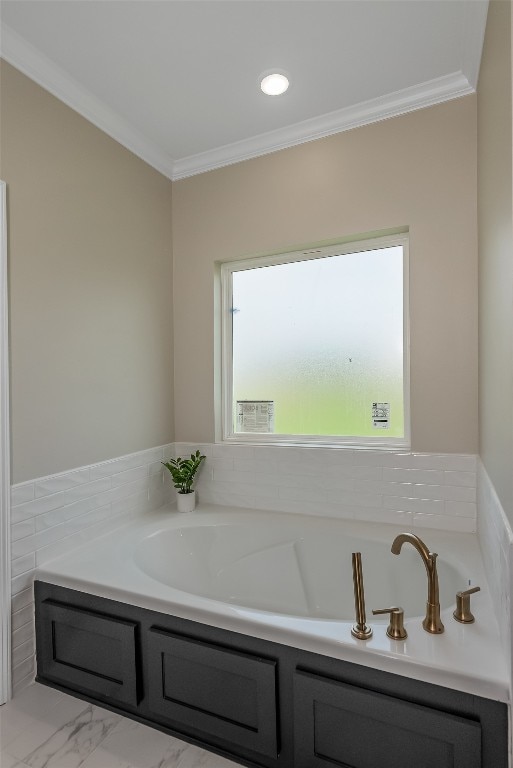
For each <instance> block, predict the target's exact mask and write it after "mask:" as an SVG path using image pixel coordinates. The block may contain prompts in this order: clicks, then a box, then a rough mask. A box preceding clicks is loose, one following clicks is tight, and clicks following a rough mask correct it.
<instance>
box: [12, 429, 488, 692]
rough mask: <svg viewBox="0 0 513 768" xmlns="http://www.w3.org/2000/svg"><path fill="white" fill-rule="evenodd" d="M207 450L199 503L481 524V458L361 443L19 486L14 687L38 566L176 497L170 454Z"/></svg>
mask: <svg viewBox="0 0 513 768" xmlns="http://www.w3.org/2000/svg"><path fill="white" fill-rule="evenodd" d="M197 448H199V449H200V450H201V452H202V453H204V454H205V455H206V457H207V458H206V461H205V463H204V465H203V467H202V469H201V472H200V474H199V476H198V481H197V483H196V488H197V490H198V496H199V498H200V501H204V502H210V503H214V504H221V505H227V506H240V507H250V508H256V509H268V510H276V511H283V512H290V513H299V514H317V515H327V516H330V517H339V518H344V519H360V520H367V521H372V522H384V523H397V524H400V525H402V526H403V527H405V528H406V529H407V530H416V529H424V528H442V529H445V530H451V531H453V530H455V531H475V530H476V457H475V456H473V455H460V454H427V453H405V452H388V451H387V452H384V451H372V450H363V449H362V450H360V449H358V450H357V449H354V450H353V449H346V448H341V449H328V448H326V449H324V448H292V447H288V446H246V445H215V444H197V443H175V444H171V445H167V446H162V447H159V448H154V449H151V450H148V451H142V452H140V453H135V454H131V455H130V456H123V457H121V458H119V459H115V460H112V461H106V462H102V463H100V464H95V465H92V466H89V467H81V468H79V469H76V470H73V471H71V472H66V473H62V474H60V475H54V476H52V477H46V478H40V479H37V480H34V481H31V482H27V483H21V484H19V485H15V486H13V487H12V491H11V504H12V510H11V515H12V543H11V546H12V558H13V559H12V595H13V602H12V628H13V636H12V639H13V685H14V691H15V693H16V691H19V690H21V689H22V688H23V687H24V686H25V685H26V684H28V683H29V682H30V681H31V680H32V679H33V676H34V633H33V608H34V606H33V596H32V581H33V575H34V569H35V568H36V567H37V566H38V565H41V564H43V563H46V562H48V561H49V560H51V559H52V558H54V557H58V556H59V555H60V554H63V553H64V552H69V550H70V549H71V548H74V547H78V546H80V545H81V544H83V543H84V542H86V541H89V540H91V539H93V538H95V537H96V536H99V535H101V534H103V533H105V532H106V531H107V530H110V529H112V528H113V527H116V526H117V525H121V524H122V523H123V522H125V521H126V520H127V519H128V518H129V517H130V516H131V515H134V514H137V513H139V512H144V511H148V510H151V509H156V508H158V507H159V506H161V505H162V504H163V503H165V502H166V501H168V500H169V499H170V498H171V494H172V490H173V489H172V483H171V476H170V474H169V473H168V472H167V471H166V470H164V469H163V467H162V465H161V463H160V462H161V460H162V459H165V458H169V457H170V456H174V455H179V456H187V455H189V454H190V453H191V451H193V450H196V449H197Z"/></svg>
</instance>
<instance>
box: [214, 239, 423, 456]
mask: <svg viewBox="0 0 513 768" xmlns="http://www.w3.org/2000/svg"><path fill="white" fill-rule="evenodd" d="M407 275H408V239H407V236H406V235H396V236H392V237H386V238H385V237H382V238H379V239H374V240H368V241H365V242H357V243H355V242H353V243H350V244H347V243H346V244H344V245H339V246H335V247H329V248H321V249H313V250H311V251H303V252H298V253H287V254H282V255H280V256H273V257H264V258H257V259H248V260H245V261H239V262H230V263H226V264H223V265H222V268H221V283H222V307H223V387H222V389H223V411H224V413H223V422H224V435H223V437H224V439H225V440H234V441H237V442H242V441H250V442H265V443H275V442H288V443H318V444H324V445H333V444H341V443H342V444H344V443H345V444H353V445H377V446H390V447H397V446H407V445H408V442H409V416H408V324H407V318H408V311H407V309H408V305H407V284H408V280H407Z"/></svg>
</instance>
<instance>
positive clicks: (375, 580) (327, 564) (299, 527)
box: [36, 505, 509, 701]
mask: <svg viewBox="0 0 513 768" xmlns="http://www.w3.org/2000/svg"><path fill="white" fill-rule="evenodd" d="M401 530H403V529H401V528H399V527H397V526H392V525H378V524H374V523H372V524H364V523H356V522H354V521H342V520H335V519H330V518H323V517H308V516H302V515H291V514H282V513H272V512H264V511H249V510H244V509H235V508H230V510H226V509H222V508H220V507H215V506H212V505H201V506H200V507H199V508H198V509H197V510H196V511H195V512H193V513H190V514H187V515H181V514H179V513H177V512H176V511H175V510H174V508H173V507H172V506H169V507H164V508H162V509H161V510H159V511H158V512H156V513H152V514H147V515H144V516H141V517H139V518H137V519H136V520H133V521H131V522H130V524H129V525H127V526H126V527H124V528H122V529H118V530H116V531H114V532H113V533H110V534H108V535H106V536H104V537H102V538H101V539H98V540H96V541H94V542H91V543H89V544H87V545H85V546H83V547H82V548H81V549H79V550H75V551H74V552H73V553H71V554H70V555H67V556H64V557H61V558H58V559H56V560H54V561H51V562H49V563H47V564H45V565H44V566H42V567H40V568H39V569H38V571H37V574H36V577H37V578H38V579H40V580H42V581H47V582H50V583H52V584H56V585H58V586H63V587H69V588H71V589H76V590H79V591H84V592H89V593H91V594H93V595H97V596H98V597H106V598H109V599H114V600H118V601H121V602H126V603H130V604H132V605H137V606H139V607H142V608H148V609H150V610H155V611H160V612H163V613H168V614H172V615H175V616H178V617H180V618H185V619H191V620H194V621H199V622H202V623H204V624H205V623H206V624H209V623H210V624H213V625H214V626H217V627H219V628H221V629H228V630H232V631H236V632H240V633H242V634H247V635H252V636H255V637H260V638H261V639H264V640H271V641H274V642H279V643H283V644H285V645H290V646H293V647H296V648H302V649H303V650H306V651H312V652H314V653H320V654H323V655H327V656H332V657H334V658H339V659H343V660H346V661H351V662H354V663H358V664H362V665H364V666H368V667H374V668H377V669H381V670H384V671H389V672H393V673H395V674H399V675H404V676H408V677H412V678H414V679H418V680H424V681H426V682H431V683H435V684H438V685H442V686H445V687H449V688H455V689H457V690H461V691H464V692H467V693H474V694H477V695H480V696H483V697H487V698H492V699H497V700H499V701H509V690H508V674H507V666H506V662H505V658H504V653H503V650H502V647H501V642H500V638H499V633H498V628H497V623H496V621H495V617H494V616H493V612H492V608H491V600H490V595H489V593H488V587H487V583H486V579H485V576H484V571H483V566H482V562H481V556H480V552H479V547H478V544H477V539H476V537H475V536H474V535H472V534H461V533H457V534H456V533H450V532H445V531H444V532H441V531H435V530H426V531H425V532H424V531H418V532H417V533H418V534H419V535H420V536H421V538H423V540H424V541H425V542H426V544H427V545H428V547H429V548H430V550H431V551H436V552H438V554H439V558H438V572H439V583H440V603H441V609H442V610H441V616H442V621H443V622H444V624H445V633H444V634H442V635H438V636H434V635H430V634H428V633H427V632H425V631H424V630H423V629H422V625H421V622H422V618H423V616H424V610H425V603H426V596H427V576H426V571H425V568H424V564H423V562H422V560H421V558H420V556H419V554H418V553H417V552H416V551H415V550H414V548H413V547H411V545H409V544H405V545H404V546H403V548H402V551H401V553H400V555H399V556H394V555H393V554H392V553H391V552H390V546H391V543H392V541H393V539H394V537H395V536H396V535H397V534H398V533H400V532H401ZM355 551H358V552H361V553H362V563H363V574H364V585H365V596H366V604H367V623H369V624H371V625H372V627H373V630H374V632H373V636H372V638H371V639H369V640H366V641H361V640H357V639H355V638H353V637H352V635H351V631H350V630H351V627H352V625H353V624H354V621H355V617H354V596H353V582H352V568H351V553H352V552H355ZM469 583H471V584H472V585H479V586H480V587H481V592H480V593H478V594H476V595H474V596H473V598H474V599H473V602H472V611H473V613H474V615H475V617H476V622H475V624H471V625H462V624H459V623H458V622H456V621H455V620H454V619H453V617H452V611H453V610H454V606H455V594H456V592H457V591H458V590H462V589H466V588H467V587H468V585H469ZM392 605H400V606H401V607H402V608H403V609H404V612H405V627H406V630H407V632H408V638H407V639H406V640H405V641H396V640H391V639H389V638H388V637H387V635H386V626H387V621H386V619H383V618H382V617H379V618H378V617H373V616H372V615H371V609H372V608H386V607H390V606H392Z"/></svg>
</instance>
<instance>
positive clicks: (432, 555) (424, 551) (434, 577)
mask: <svg viewBox="0 0 513 768" xmlns="http://www.w3.org/2000/svg"><path fill="white" fill-rule="evenodd" d="M405 543H409V544H411V545H412V546H413V547H415V549H416V550H417V552H418V553H419V555H420V556H421V558H422V561H423V563H424V565H425V566H426V573H427V577H428V596H427V603H426V617H425V619H424V621H423V622H422V626H423V627H424V629H425V630H426V632H432V633H433V634H437V635H438V634H440V633H441V632H443V631H444V625H443V624H442V620H441V619H440V597H439V589H438V571H437V567H436V558H437V557H438V555H437V554H436V552H430V551H429V549H428V547H427V546H426V544H425V543H424V542H423V541H422V539H420V538H419V537H418V536H416V535H415V534H414V533H400V534H399V536H396V537H395V539H394V541H393V543H392V548H391V551H392V552H393V554H394V555H398V554H399V553H400V552H401V547H402V546H403V544H405Z"/></svg>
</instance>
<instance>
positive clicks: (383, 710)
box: [35, 582, 508, 768]
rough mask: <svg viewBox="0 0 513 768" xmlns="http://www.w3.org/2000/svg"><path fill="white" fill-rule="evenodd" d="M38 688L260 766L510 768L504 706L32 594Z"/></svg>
mask: <svg viewBox="0 0 513 768" xmlns="http://www.w3.org/2000/svg"><path fill="white" fill-rule="evenodd" d="M35 597H36V646H37V680H38V681H39V682H41V683H45V684H46V685H51V686H53V687H56V688H59V689H61V690H64V691H66V692H68V693H72V694H74V695H76V696H79V697H81V698H83V699H85V700H87V701H92V702H98V703H99V704H101V705H102V706H104V707H107V708H109V709H112V710H114V711H116V712H119V713H120V714H123V715H125V716H127V717H132V718H134V719H136V720H138V721H139V722H143V723H146V724H147V725H150V726H153V727H155V728H158V729H160V730H162V731H165V732H166V733H170V734H172V735H174V736H178V737H180V738H183V739H185V740H186V741H190V742H192V743H194V744H198V745H200V746H203V747H204V748H207V749H210V750H211V751H213V752H217V753H219V754H222V755H224V756H226V757H228V758H230V759H232V760H235V761H236V762H239V763H240V764H242V765H247V766H253V767H254V768H333V767H334V766H335V768H336V767H337V766H339V768H392V767H393V768H507V765H508V754H507V753H508V746H507V745H508V714H507V706H506V705H505V704H503V703H500V702H496V701H491V700H489V699H484V698H481V697H478V696H472V695H470V694H466V693H462V692H460V691H453V690H449V689H447V688H443V687H440V686H434V685H430V684H427V683H422V682H419V681H416V680H411V679H410V678H408V677H405V676H402V675H392V674H389V673H387V672H381V671H379V670H375V669H371V668H368V667H362V666H359V665H356V664H350V663H348V662H345V661H341V660H338V659H332V658H329V657H326V656H320V655H318V654H313V653H308V652H306V651H302V650H300V649H297V648H290V647H288V646H284V645H281V644H279V643H272V642H268V641H265V640H261V639H259V638H254V637H250V636H248V635H242V634H239V633H235V632H228V631H226V630H222V629H219V628H217V627H213V626H208V625H203V624H199V623H197V622H193V621H188V620H186V619H180V618H178V617H176V616H168V615H165V614H162V613H156V612H154V611H149V610H145V609H142V608H137V607H135V606H132V605H127V604H125V603H120V602H116V601H113V600H106V599H104V598H98V597H94V596H92V595H89V594H87V593H84V592H78V591H75V590H71V589H65V588H63V587H57V586H55V585H52V584H47V583H44V582H36V585H35Z"/></svg>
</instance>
